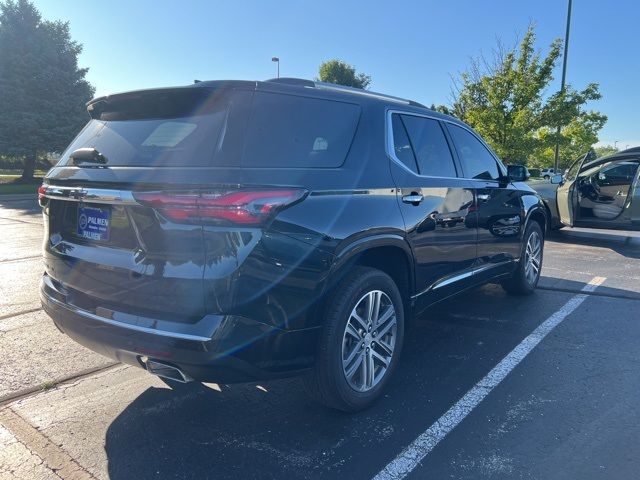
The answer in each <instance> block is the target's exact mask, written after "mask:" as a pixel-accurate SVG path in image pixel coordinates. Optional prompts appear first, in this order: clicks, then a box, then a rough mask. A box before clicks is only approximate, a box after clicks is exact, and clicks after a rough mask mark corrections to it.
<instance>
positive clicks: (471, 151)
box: [448, 125, 500, 180]
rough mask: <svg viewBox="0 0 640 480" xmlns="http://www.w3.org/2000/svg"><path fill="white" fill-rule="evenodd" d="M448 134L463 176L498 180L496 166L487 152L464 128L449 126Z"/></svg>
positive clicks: (498, 173)
mask: <svg viewBox="0 0 640 480" xmlns="http://www.w3.org/2000/svg"><path fill="white" fill-rule="evenodd" d="M448 128H449V132H450V133H451V136H452V137H453V143H454V144H455V146H456V150H457V151H458V156H459V157H460V161H461V162H462V167H463V168H464V173H465V176H466V177H468V178H478V179H481V180H498V179H499V178H500V172H499V170H498V164H497V163H496V160H495V158H493V155H491V153H489V150H487V148H486V147H485V146H484V145H483V144H482V143H480V141H479V140H478V139H477V138H476V137H475V136H474V135H473V134H471V133H470V132H468V131H467V130H465V129H464V128H461V127H458V126H456V125H449V126H448Z"/></svg>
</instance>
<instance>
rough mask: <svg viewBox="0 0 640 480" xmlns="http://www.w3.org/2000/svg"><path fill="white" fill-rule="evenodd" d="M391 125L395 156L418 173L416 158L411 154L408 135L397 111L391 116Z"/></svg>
mask: <svg viewBox="0 0 640 480" xmlns="http://www.w3.org/2000/svg"><path fill="white" fill-rule="evenodd" d="M391 127H392V129H393V151H394V153H395V155H396V158H397V159H398V160H400V161H401V162H402V163H404V164H405V165H406V167H407V168H408V169H409V170H411V171H412V172H415V173H418V167H417V165H416V158H415V156H414V155H413V149H412V148H411V142H410V141H409V136H408V135H407V131H406V130H405V128H404V125H403V123H402V119H401V118H400V115H398V114H397V113H394V114H393V115H392V116H391Z"/></svg>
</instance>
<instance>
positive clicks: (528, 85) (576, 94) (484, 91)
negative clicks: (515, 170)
mask: <svg viewBox="0 0 640 480" xmlns="http://www.w3.org/2000/svg"><path fill="white" fill-rule="evenodd" d="M535 39H536V37H535V31H534V28H533V26H530V27H529V28H528V30H527V32H526V34H525V35H524V37H523V39H522V41H521V42H520V45H519V46H518V47H516V48H512V49H505V48H504V47H503V46H502V45H498V48H497V50H496V51H495V56H494V58H493V59H492V60H487V59H485V58H479V59H474V60H473V61H472V65H471V67H470V69H469V70H468V71H466V72H463V73H462V74H461V75H460V78H459V79H458V80H457V81H456V82H455V84H454V102H453V105H452V107H451V108H450V109H449V110H450V112H449V113H451V114H453V115H454V116H456V117H458V118H460V119H461V120H463V121H465V122H467V123H468V124H470V125H471V126H472V127H474V128H475V129H476V130H477V131H478V132H479V133H480V134H481V135H482V136H483V137H484V138H485V140H487V142H488V143H489V144H490V145H491V146H492V147H493V149H494V150H495V151H496V152H497V153H498V155H500V156H501V157H502V158H504V159H505V161H507V162H513V163H527V162H528V164H529V165H532V166H534V167H535V166H539V167H544V166H548V165H550V164H551V161H550V159H553V148H554V145H555V143H556V140H558V139H559V140H560V165H561V166H567V165H568V164H569V163H570V162H571V161H573V160H574V159H575V157H577V156H578V155H579V153H577V152H581V153H584V152H585V151H587V150H588V149H589V147H590V146H591V145H592V144H593V143H595V142H597V141H598V135H597V134H598V131H599V130H600V129H601V128H602V126H603V125H604V124H605V123H606V120H607V117H606V116H604V115H602V114H600V113H598V112H594V111H586V110H585V108H584V107H585V105H586V104H587V103H588V102H590V101H592V100H598V99H599V98H600V93H599V91H598V85H597V84H595V83H591V84H589V85H587V86H586V88H584V89H583V90H580V91H577V90H574V89H573V88H572V87H571V86H570V85H569V86H567V88H566V89H565V90H564V92H557V93H554V94H552V95H547V93H546V92H547V89H548V88H549V85H550V84H551V82H552V81H553V71H554V69H555V67H556V66H557V63H558V61H559V59H560V57H561V53H562V42H561V41H560V40H555V41H553V42H552V43H551V45H550V47H549V51H548V52H547V54H546V55H545V56H542V54H541V53H540V52H539V51H536V50H535ZM558 127H560V135H557V133H556V129H557V128H558Z"/></svg>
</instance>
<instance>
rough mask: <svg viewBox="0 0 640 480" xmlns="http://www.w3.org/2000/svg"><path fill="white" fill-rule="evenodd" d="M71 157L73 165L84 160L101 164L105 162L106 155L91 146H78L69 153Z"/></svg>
mask: <svg viewBox="0 0 640 480" xmlns="http://www.w3.org/2000/svg"><path fill="white" fill-rule="evenodd" d="M71 159H72V160H73V163H74V164H75V165H78V164H79V163H85V162H87V163H99V164H101V165H104V164H105V163H107V157H105V156H104V155H103V154H101V153H100V152H99V151H98V150H96V149H95V148H93V147H90V148H88V147H85V148H78V149H77V150H75V151H74V152H73V153H72V154H71Z"/></svg>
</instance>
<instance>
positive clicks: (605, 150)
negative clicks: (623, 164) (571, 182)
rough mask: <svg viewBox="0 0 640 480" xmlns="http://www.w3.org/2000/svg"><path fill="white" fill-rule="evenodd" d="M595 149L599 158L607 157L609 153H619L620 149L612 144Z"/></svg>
mask: <svg viewBox="0 0 640 480" xmlns="http://www.w3.org/2000/svg"><path fill="white" fill-rule="evenodd" d="M593 150H594V151H595V152H596V155H597V156H598V158H600V157H606V156H607V155H613V154H614V153H618V152H619V151H620V150H618V149H617V148H616V147H612V146H611V145H602V146H601V147H596V148H594V149H593Z"/></svg>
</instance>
